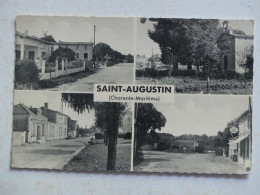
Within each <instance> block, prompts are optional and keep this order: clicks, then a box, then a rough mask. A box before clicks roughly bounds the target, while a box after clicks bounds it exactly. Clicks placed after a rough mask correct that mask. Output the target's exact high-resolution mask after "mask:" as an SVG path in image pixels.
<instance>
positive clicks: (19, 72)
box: [15, 60, 39, 84]
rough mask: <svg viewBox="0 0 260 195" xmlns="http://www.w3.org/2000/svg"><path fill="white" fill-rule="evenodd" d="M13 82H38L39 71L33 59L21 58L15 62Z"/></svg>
mask: <svg viewBox="0 0 260 195" xmlns="http://www.w3.org/2000/svg"><path fill="white" fill-rule="evenodd" d="M15 82H17V83H22V84H25V83H38V82H39V71H38V68H37V66H36V64H35V62H34V61H32V60H21V61H18V62H16V64H15Z"/></svg>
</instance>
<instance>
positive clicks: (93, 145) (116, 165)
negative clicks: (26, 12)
mask: <svg viewBox="0 0 260 195" xmlns="http://www.w3.org/2000/svg"><path fill="white" fill-rule="evenodd" d="M32 24H33V25H32ZM253 32H254V22H253V21H252V20H224V19H175V18H123V17H118V18H109V17H48V16H44V17H43V16H19V17H17V19H16V32H15V80H14V82H15V84H14V87H15V90H14V103H13V104H14V107H13V130H12V131H13V138H12V158H11V167H12V168H29V169H56V170H64V171H67V170H69V171H91V172H92V171H94V172H96V171H103V172H104V171H122V172H138V173H140V172H149V173H199V174H248V173H250V171H251V160H252V156H251V154H252V139H253V138H252V113H253V102H252V98H253V96H252V95H253V62H254V57H253V40H254V34H253ZM95 84H115V85H116V84H118V85H121V84H122V85H123V84H128V85H133V84H137V85H157V86H159V85H167V86H170V85H171V86H173V85H174V90H173V92H172V98H169V99H171V101H169V102H170V103H165V102H145V101H144V102H135V101H128V102H106V101H104V102H102V101H101V102H97V101H95V98H94V97H95V93H94V85H95ZM158 97H159V98H158V99H160V93H158ZM147 99H148V98H147Z"/></svg>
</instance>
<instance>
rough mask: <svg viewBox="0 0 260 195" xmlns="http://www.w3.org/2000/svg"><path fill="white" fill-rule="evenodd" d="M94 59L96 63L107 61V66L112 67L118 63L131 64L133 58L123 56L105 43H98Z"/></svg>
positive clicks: (131, 56) (129, 55)
mask: <svg viewBox="0 0 260 195" xmlns="http://www.w3.org/2000/svg"><path fill="white" fill-rule="evenodd" d="M94 51H95V59H96V61H101V62H103V63H104V62H105V61H107V62H108V63H107V66H111V65H114V64H116V63H120V62H124V61H126V62H128V63H133V61H134V56H133V55H131V54H128V55H124V54H122V53H120V52H118V51H116V50H114V49H112V48H111V47H110V46H109V45H108V44H106V43H98V44H96V46H95V48H94Z"/></svg>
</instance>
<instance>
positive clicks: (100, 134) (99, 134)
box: [95, 133, 103, 139]
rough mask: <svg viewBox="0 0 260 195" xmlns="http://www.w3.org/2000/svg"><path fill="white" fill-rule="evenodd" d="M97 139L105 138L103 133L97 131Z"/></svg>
mask: <svg viewBox="0 0 260 195" xmlns="http://www.w3.org/2000/svg"><path fill="white" fill-rule="evenodd" d="M95 139H103V134H102V133H95Z"/></svg>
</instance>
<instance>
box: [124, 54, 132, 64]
mask: <svg viewBox="0 0 260 195" xmlns="http://www.w3.org/2000/svg"><path fill="white" fill-rule="evenodd" d="M125 60H126V62H127V63H133V62H134V56H133V55H131V54H128V55H126V57H125Z"/></svg>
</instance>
